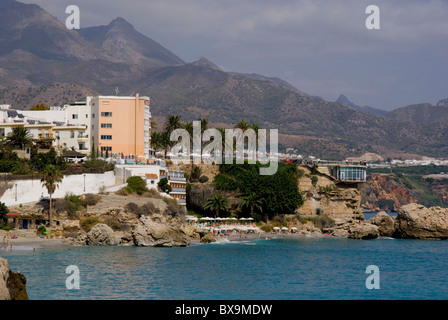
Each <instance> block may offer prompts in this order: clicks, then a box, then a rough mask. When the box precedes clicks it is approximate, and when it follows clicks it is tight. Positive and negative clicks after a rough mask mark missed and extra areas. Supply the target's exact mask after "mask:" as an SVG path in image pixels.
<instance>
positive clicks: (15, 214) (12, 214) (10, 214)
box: [6, 212, 22, 216]
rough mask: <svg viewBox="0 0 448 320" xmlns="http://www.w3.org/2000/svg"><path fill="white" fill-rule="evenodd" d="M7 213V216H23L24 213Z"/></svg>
mask: <svg viewBox="0 0 448 320" xmlns="http://www.w3.org/2000/svg"><path fill="white" fill-rule="evenodd" d="M6 215H7V216H21V215H22V214H21V213H18V212H10V213H7V214H6Z"/></svg>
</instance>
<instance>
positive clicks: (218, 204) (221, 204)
mask: <svg viewBox="0 0 448 320" xmlns="http://www.w3.org/2000/svg"><path fill="white" fill-rule="evenodd" d="M204 209H205V210H210V211H214V212H215V214H216V217H219V214H220V213H224V212H227V211H229V209H230V204H229V200H228V199H227V198H226V197H225V196H223V195H221V194H219V193H215V194H213V195H212V196H211V197H210V198H208V199H207V201H206V202H205V204H204Z"/></svg>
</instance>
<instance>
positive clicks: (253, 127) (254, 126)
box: [250, 123, 265, 149]
mask: <svg viewBox="0 0 448 320" xmlns="http://www.w3.org/2000/svg"><path fill="white" fill-rule="evenodd" d="M250 127H251V129H253V130H254V131H255V138H256V139H257V149H258V131H259V130H260V129H262V128H261V127H260V126H259V125H258V124H256V123H252V125H251V126H250ZM260 142H261V143H264V142H265V139H264V138H263V139H262V140H261V141H260Z"/></svg>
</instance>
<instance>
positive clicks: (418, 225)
mask: <svg viewBox="0 0 448 320" xmlns="http://www.w3.org/2000/svg"><path fill="white" fill-rule="evenodd" d="M394 237H397V238H410V239H448V208H440V207H431V208H426V207H424V206H423V205H420V204H417V203H411V204H408V205H405V206H403V207H401V209H400V210H398V216H397V218H396V219H395V233H394Z"/></svg>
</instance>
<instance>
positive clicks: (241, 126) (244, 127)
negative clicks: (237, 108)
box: [235, 120, 250, 132]
mask: <svg viewBox="0 0 448 320" xmlns="http://www.w3.org/2000/svg"><path fill="white" fill-rule="evenodd" d="M235 128H237V129H241V130H243V132H244V131H246V130H247V129H250V124H249V123H248V122H247V121H245V120H241V121H240V122H238V123H237V124H236V125H235Z"/></svg>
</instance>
